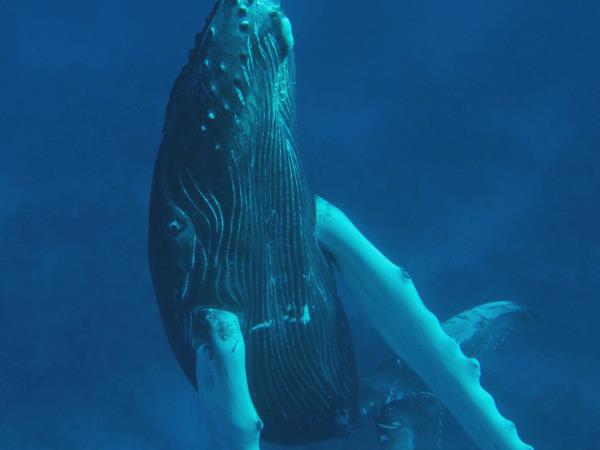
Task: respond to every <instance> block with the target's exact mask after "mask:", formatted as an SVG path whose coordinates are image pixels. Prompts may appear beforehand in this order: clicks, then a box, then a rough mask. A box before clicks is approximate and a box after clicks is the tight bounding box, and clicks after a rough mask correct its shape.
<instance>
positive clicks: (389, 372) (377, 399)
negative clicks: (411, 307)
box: [360, 301, 530, 420]
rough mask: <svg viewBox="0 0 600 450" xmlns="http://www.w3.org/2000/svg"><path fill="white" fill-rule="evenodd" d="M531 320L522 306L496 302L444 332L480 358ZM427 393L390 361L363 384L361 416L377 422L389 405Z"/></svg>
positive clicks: (450, 322)
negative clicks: (387, 404) (377, 418)
mask: <svg viewBox="0 0 600 450" xmlns="http://www.w3.org/2000/svg"><path fill="white" fill-rule="evenodd" d="M529 317H530V314H529V312H528V311H527V310H526V309H525V308H523V307H522V306H520V305H518V304H516V303H514V302H511V301H497V302H490V303H484V304H482V305H478V306H475V307H474V308H471V309H468V310H466V311H463V312H461V313H459V314H456V315H455V316H453V317H451V318H449V319H447V320H445V321H444V322H443V323H442V328H443V329H444V331H445V332H446V333H447V334H448V335H449V336H450V337H451V338H453V339H454V340H455V341H456V342H458V344H459V345H460V347H461V349H462V351H463V352H464V353H465V354H466V355H467V356H469V357H472V358H480V357H482V356H483V355H485V354H486V353H488V352H490V351H492V350H494V349H495V348H497V347H498V346H499V345H500V344H501V343H502V342H504V341H505V340H506V338H507V337H508V335H509V334H510V333H511V332H512V331H513V330H514V329H515V328H517V327H519V325H521V324H523V323H525V322H526V321H527V320H528V319H529ZM427 389H428V388H427V386H426V385H425V383H423V380H421V378H420V377H419V376H418V375H417V374H416V373H415V372H414V371H413V370H412V369H411V368H410V367H409V366H408V365H407V364H406V363H405V362H404V361H402V360H401V359H399V358H397V357H395V358H390V359H388V360H386V361H385V362H384V363H382V364H381V365H380V366H379V367H378V368H377V369H376V370H374V371H373V372H372V373H371V374H369V376H367V377H366V378H365V379H364V380H362V382H361V403H360V405H361V406H360V410H361V414H362V416H363V418H364V419H367V420H374V419H375V416H376V415H377V414H379V411H380V409H381V408H383V407H384V406H385V405H386V403H389V402H394V401H397V400H399V399H402V398H404V397H406V396H407V395H414V394H415V393H418V392H426V391H427Z"/></svg>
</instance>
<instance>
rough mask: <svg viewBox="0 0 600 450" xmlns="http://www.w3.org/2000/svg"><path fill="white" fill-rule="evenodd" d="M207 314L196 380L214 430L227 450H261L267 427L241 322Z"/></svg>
mask: <svg viewBox="0 0 600 450" xmlns="http://www.w3.org/2000/svg"><path fill="white" fill-rule="evenodd" d="M203 314H204V318H203V319H204V322H205V323H204V326H203V330H204V331H205V332H204V333H203V335H202V336H200V337H199V338H198V345H197V350H196V380H197V385H198V394H199V396H200V398H201V399H202V401H203V403H204V406H205V414H206V416H207V419H208V423H209V426H210V430H211V432H212V433H213V434H214V436H213V437H214V438H215V439H216V440H217V441H218V442H219V443H220V444H221V446H222V449H223V450H259V439H260V431H261V430H262V428H263V423H262V421H261V420H260V418H259V416H258V414H257V412H256V409H255V408H254V403H253V402H252V398H251V397H250V391H249V389H248V380H247V376H246V350H245V348H246V347H245V343H244V337H243V335H242V332H241V329H240V323H239V320H238V318H237V316H236V315H235V314H232V313H230V312H227V311H221V310H214V309H207V310H205V311H204V313H203Z"/></svg>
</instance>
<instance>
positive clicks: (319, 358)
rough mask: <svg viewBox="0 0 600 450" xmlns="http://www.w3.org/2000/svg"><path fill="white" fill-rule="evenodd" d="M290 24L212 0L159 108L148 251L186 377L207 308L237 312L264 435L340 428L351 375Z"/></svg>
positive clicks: (352, 402) (353, 413) (253, 5)
mask: <svg viewBox="0 0 600 450" xmlns="http://www.w3.org/2000/svg"><path fill="white" fill-rule="evenodd" d="M292 46H293V38H292V34H291V25H290V23H289V20H288V19H287V18H286V17H285V15H284V14H283V12H282V11H281V9H280V7H279V6H278V4H277V3H275V2H272V1H266V0H262V1H258V0H256V1H248V0H247V1H234V0H220V1H217V3H216V6H215V8H214V10H213V12H212V13H211V15H210V17H209V19H208V21H207V24H206V26H205V29H204V31H203V32H202V33H200V34H199V35H198V36H197V39H196V46H195V48H194V49H193V50H192V52H191V54H190V60H189V62H188V63H187V64H186V65H185V66H184V68H183V70H182V72H181V74H180V75H179V77H178V79H177V81H176V82H175V85H174V87H173V91H172V94H171V99H170V101H169V106H168V109H167V116H166V123H165V127H164V137H163V142H162V145H161V148H160V151H159V155H158V158H157V162H156V168H155V174H154V182H153V187H152V198H151V206H150V238H149V255H150V266H151V272H152V278H153V282H154V287H155V291H156V295H157V299H158V302H159V305H160V310H161V314H162V318H163V322H164V326H165V329H166V332H167V335H168V337H169V340H170V343H171V346H172V348H173V351H174V353H175V355H176V357H177V359H178V361H179V363H180V365H181V366H182V368H183V370H184V372H185V374H186V375H187V377H188V379H189V380H190V382H191V383H192V384H193V385H194V386H196V382H197V381H196V375H197V374H196V373H195V368H196V351H197V349H198V346H200V345H203V344H204V343H205V342H206V339H207V338H206V336H207V335H208V332H209V331H210V330H207V328H206V323H207V322H206V320H205V317H206V314H207V311H208V310H211V309H212V310H221V311H226V312H231V313H234V314H235V315H237V317H238V319H239V322H240V326H241V331H242V335H243V337H244V341H245V345H246V366H247V377H248V384H249V388H250V393H251V395H252V400H253V402H254V405H255V407H256V410H257V411H258V414H259V416H260V418H261V419H262V420H263V422H264V430H263V431H262V437H263V439H265V440H267V441H271V442H276V443H281V444H298V443H308V442H315V441H321V440H324V439H328V438H332V437H336V436H343V435H347V434H348V433H349V432H350V430H351V429H352V427H353V426H354V424H355V423H356V421H357V420H358V383H357V376H356V370H355V362H354V354H353V348H352V342H351V338H350V332H349V328H348V324H347V319H346V315H345V313H344V311H343V309H342V306H341V304H340V301H339V299H338V298H337V295H336V287H335V280H334V277H333V272H332V269H331V267H330V263H329V261H328V259H327V258H326V257H325V255H324V254H323V252H322V251H321V248H320V246H319V243H318V240H317V236H316V233H315V220H316V218H315V214H316V213H315V198H314V196H313V194H312V193H311V192H310V191H309V189H308V187H307V185H306V182H305V179H304V175H303V171H302V167H301V164H300V162H299V159H298V156H297V140H296V122H295V120H296V119H295V99H294V89H295V83H294V65H293V55H292Z"/></svg>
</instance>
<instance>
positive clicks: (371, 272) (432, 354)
mask: <svg viewBox="0 0 600 450" xmlns="http://www.w3.org/2000/svg"><path fill="white" fill-rule="evenodd" d="M317 235H318V238H319V241H320V243H321V244H322V245H323V246H324V247H325V248H326V249H327V250H328V251H329V252H331V254H332V255H333V257H334V258H335V261H336V263H337V265H338V267H339V268H340V271H341V272H342V276H343V277H344V280H345V281H346V282H347V283H348V285H349V286H350V288H351V289H352V291H353V293H354V294H355V296H356V298H357V300H358V301H359V302H360V303H361V305H362V306H363V308H364V310H365V312H366V314H367V315H368V317H369V318H370V320H371V321H372V322H373V324H374V325H375V327H376V328H377V330H378V331H379V333H380V334H381V336H382V337H383V338H384V339H385V341H386V342H387V343H388V345H389V346H390V347H391V348H392V349H393V350H394V351H395V352H396V354H397V355H398V356H399V357H400V358H402V359H403V360H404V361H405V362H406V363H407V364H408V365H409V366H410V367H411V368H412V369H413V370H414V371H415V372H416V373H417V374H418V375H419V376H420V377H421V378H422V379H423V381H425V383H427V385H429V387H430V388H431V389H432V390H433V391H434V392H435V393H436V395H437V396H438V397H439V398H440V400H441V401H442V402H443V403H444V404H445V405H446V407H447V408H448V409H449V410H450V412H451V413H452V414H453V415H454V416H455V417H456V419H457V420H458V422H459V423H460V424H461V425H462V427H463V428H464V429H465V431H466V432H467V433H468V434H469V435H470V436H471V437H472V438H473V440H474V441H475V442H476V443H477V444H478V445H479V447H480V448H482V449H484V450H525V449H527V450H530V449H532V447H531V446H529V445H526V444H525V443H523V442H522V441H521V440H520V438H519V436H518V434H517V430H516V428H515V426H514V424H513V423H512V422H510V421H508V420H507V419H505V418H504V417H503V416H502V415H501V414H500V412H499V411H498V408H497V407H496V404H495V402H494V399H493V398H492V396H491V395H490V394H489V393H488V392H487V391H486V390H485V389H483V387H482V386H481V384H480V381H479V379H480V367H479V362H478V361H477V360H475V359H472V358H467V357H466V356H465V355H464V354H463V352H462V351H461V349H460V347H459V345H458V344H457V342H456V341H455V340H454V339H452V338H451V337H450V336H448V335H447V334H446V333H445V332H444V330H443V329H442V326H441V325H440V322H439V320H438V319H437V318H436V316H435V315H434V314H433V313H431V311H429V310H428V309H427V307H426V306H425V305H424V304H423V302H422V300H421V298H420V297H419V294H418V292H417V290H416V288H415V286H414V284H413V282H412V280H411V279H410V278H409V277H408V276H407V274H406V273H405V272H404V271H403V270H402V269H401V268H400V267H398V266H396V265H395V264H393V263H392V262H391V261H389V260H388V259H387V258H386V257H385V256H384V255H383V254H382V253H381V252H380V251H379V250H377V248H375V247H374V246H373V244H371V243H370V242H369V241H368V240H367V239H366V238H365V237H364V236H363V235H362V234H361V233H360V231H358V229H357V228H356V227H355V226H354V225H353V224H352V222H351V221H350V220H349V219H348V218H347V217H346V216H345V215H344V213H343V212H341V211H340V210H339V209H337V208H335V207H334V206H332V205H330V204H329V203H327V202H326V201H325V200H323V199H321V198H317Z"/></svg>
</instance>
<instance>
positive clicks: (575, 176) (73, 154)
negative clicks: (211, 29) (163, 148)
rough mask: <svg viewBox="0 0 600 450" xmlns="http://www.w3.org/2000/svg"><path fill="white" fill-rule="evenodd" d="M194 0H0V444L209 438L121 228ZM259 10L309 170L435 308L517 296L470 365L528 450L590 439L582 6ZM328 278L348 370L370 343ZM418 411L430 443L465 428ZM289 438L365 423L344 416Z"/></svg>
mask: <svg viewBox="0 0 600 450" xmlns="http://www.w3.org/2000/svg"><path fill="white" fill-rule="evenodd" d="M212 3H213V2H212V1H208V0H194V1H191V0H171V1H169V2H166V1H158V0H147V1H144V2H139V1H137V2H136V1H128V0H120V1H116V0H104V1H100V0H89V1H86V2H81V1H74V0H55V1H53V2H42V1H40V0H20V1H19V2H18V4H17V3H15V2H10V1H9V2H6V1H3V0H0V64H1V65H0V343H1V345H0V405H1V408H0V449H2V450H4V449H6V450H13V449H15V450H20V449H24V450H30V449H36V450H38V449H39V450H50V449H52V450H55V449H57V450H58V449H60V450H102V449H111V450H138V449H139V450H142V449H143V450H153V449H156V450H158V449H163V450H183V449H186V450H187V449H204V448H210V446H209V444H208V441H207V438H206V436H205V435H206V428H205V424H204V420H203V417H202V414H201V410H200V405H199V402H198V400H197V398H196V397H195V395H194V392H193V390H192V388H191V387H190V386H189V385H188V383H187V381H186V380H185V378H184V376H183V374H182V373H181V371H180V369H179V366H178V365H177V363H176V361H175V359H174V357H173V355H172V353H171V350H170V348H169V347H168V343H167V340H166V337H165V335H164V331H163V328H162V324H161V320H160V317H159V313H158V307H157V305H156V301H155V299H154V293H153V290H152V287H151V283H150V277H149V270H148V264H147V251H146V240H147V210H148V200H149V187H150V181H151V175H152V168H153V164H154V159H155V156H156V152H157V149H158V146H159V143H160V140H161V131H162V124H163V118H164V111H165V107H166V102H167V100H168V96H169V92H170V89H171V86H172V83H173V81H174V79H175V77H176V75H177V74H178V72H179V70H180V68H181V65H182V64H183V63H184V62H185V61H186V60H187V52H188V50H189V49H191V47H192V45H193V38H194V34H195V33H196V32H198V31H200V29H201V28H202V26H203V24H204V19H205V17H206V16H207V14H208V12H209V10H210V9H211V7H212ZM283 6H284V8H285V10H286V12H287V14H288V16H289V17H290V19H291V20H292V23H293V25H294V33H295V40H296V66H297V80H298V89H297V91H298V113H299V114H298V115H299V134H300V143H301V149H302V151H301V157H302V159H303V161H304V167H305V170H306V173H307V176H308V178H309V182H310V185H311V188H312V190H313V191H314V192H316V193H318V194H319V195H322V196H324V197H325V198H327V199H328V200H330V201H331V202H333V203H334V204H336V205H337V206H339V207H340V208H341V209H342V210H344V211H345V212H346V213H347V214H348V215H349V216H350V217H351V218H352V219H353V220H354V222H355V223H356V224H357V225H358V226H359V228H361V230H362V231H363V232H365V234H366V235H367V236H368V237H369V238H370V239H371V240H372V241H373V242H374V243H375V244H376V245H377V246H378V247H379V248H381V249H382V250H383V251H384V253H386V254H387V255H388V256H389V257H390V258H391V259H393V260H394V261H395V262H397V263H398V264H401V265H402V266H404V267H406V268H407V270H408V271H409V272H410V273H411V275H412V277H413V279H414V281H415V283H416V285H417V287H418V289H419V291H420V293H421V295H422V297H423V299H424V301H425V302H426V304H427V305H428V306H429V307H430V308H431V309H432V310H433V311H434V312H435V313H436V314H437V315H438V316H439V317H440V318H446V317H448V316H450V315H452V314H455V313H457V312H459V311H462V310H464V309H466V308H469V307H472V306H474V305H476V304H479V303H483V302H485V301H492V300H499V299H510V300H514V301H516V302H519V303H521V304H523V305H525V306H526V307H527V308H528V309H529V310H530V311H531V316H532V318H531V320H530V321H529V323H528V324H527V325H526V326H524V327H522V328H521V329H519V330H517V331H516V332H515V333H514V334H513V335H512V336H510V337H509V339H507V341H506V342H505V343H504V344H503V345H502V346H501V347H500V348H499V349H497V350H496V351H495V352H494V353H492V354H489V355H487V356H486V357H484V358H483V360H482V367H483V383H484V385H485V386H486V387H488V388H489V389H490V391H491V392H492V393H493V394H494V396H495V398H496V400H497V401H498V404H499V406H500V410H501V411H502V412H503V413H504V414H505V415H506V416H507V417H509V418H511V419H512V420H514V421H515V423H516V424H517V427H518V429H519V431H520V434H521V436H522V437H523V439H524V440H525V441H526V442H528V443H531V444H532V445H534V447H535V448H536V449H553V450H554V449H556V450H558V449H578V450H597V449H598V448H600V329H599V324H600V306H599V304H600V201H599V198H598V197H599V196H600V26H599V24H600V3H599V2H597V1H593V0H572V1H570V2H565V1H559V0H546V1H540V0H530V1H527V2H522V1H516V0H502V1H501V0H488V1H486V2H475V1H459V2H452V3H449V2H441V1H433V0H420V1H416V0H405V1H393V2H392V1H389V0H387V1H383V0H371V1H369V2H359V1H355V0H347V1H345V2H340V1H324V0H319V1H317V0H302V1H300V0H286V1H284V2H283ZM340 292H341V295H342V297H343V302H344V304H345V305H346V309H347V312H348V314H349V316H350V320H351V323H352V326H353V334H354V340H355V347H356V352H357V358H358V360H359V364H360V367H359V368H360V370H361V373H368V372H369V370H372V369H373V368H374V367H376V366H377V365H378V364H379V363H380V362H382V361H383V360H384V359H385V358H386V357H387V356H389V355H390V353H389V351H388V350H387V349H386V348H385V346H384V344H383V343H382V342H381V341H380V340H379V338H378V337H377V334H376V332H375V331H374V330H373V329H372V328H371V327H370V325H369V324H368V323H366V321H365V318H364V316H363V315H362V313H361V311H360V310H359V309H358V308H357V306H356V305H355V304H354V303H353V302H352V299H351V297H350V295H349V294H348V292H347V291H346V289H345V288H344V286H341V287H340ZM444 421H445V426H444V436H445V438H444V448H445V449H448V450H471V449H474V448H475V447H474V445H473V444H472V443H471V441H470V440H469V439H468V438H467V437H466V435H465V434H464V433H463V432H462V431H461V430H460V429H459V428H458V426H457V425H456V424H455V422H454V421H453V419H452V418H451V417H450V416H449V414H446V415H445V419H444ZM265 448H266V449H275V448H278V447H272V446H265ZM297 448H299V449H304V448H306V449H308V448H311V449H320V450H321V449H322V450H325V449H332V450H333V449H357V450H358V449H360V450H375V449H376V448H377V443H376V439H375V434H374V432H373V429H372V425H371V424H363V426H362V427H361V428H360V429H359V430H358V431H357V433H356V434H355V435H353V436H351V437H349V438H347V439H342V440H334V441H329V442H326V443H323V444H319V445H315V446H310V447H297Z"/></svg>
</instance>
